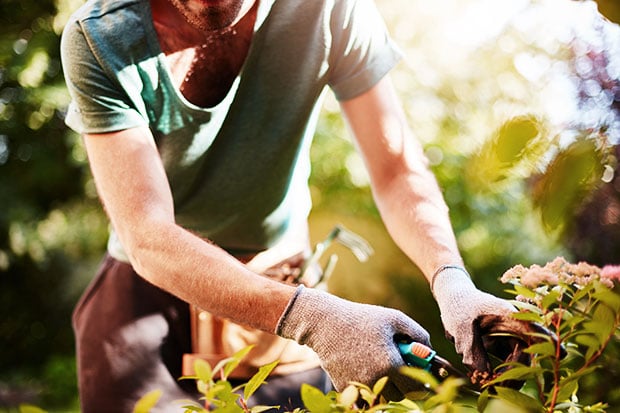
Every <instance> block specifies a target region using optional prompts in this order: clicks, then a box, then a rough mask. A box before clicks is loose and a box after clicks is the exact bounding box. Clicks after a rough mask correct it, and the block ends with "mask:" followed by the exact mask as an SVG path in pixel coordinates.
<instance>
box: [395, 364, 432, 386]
mask: <svg viewBox="0 0 620 413" xmlns="http://www.w3.org/2000/svg"><path fill="white" fill-rule="evenodd" d="M399 371H400V372H401V373H402V374H404V375H405V376H407V377H409V378H412V379H414V380H416V381H417V382H419V383H422V384H424V386H426V387H427V388H429V389H431V390H436V389H437V386H438V385H439V381H438V380H437V379H436V378H435V376H433V375H432V374H431V373H430V372H428V371H426V370H424V369H420V368H417V367H409V366H405V367H401V368H400V370H399Z"/></svg>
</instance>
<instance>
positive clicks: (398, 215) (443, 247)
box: [376, 165, 463, 282]
mask: <svg viewBox="0 0 620 413" xmlns="http://www.w3.org/2000/svg"><path fill="white" fill-rule="evenodd" d="M376 198H377V205H378V207H379V210H380V212H381V215H382V217H383V221H384V222H385V225H386V227H387V229H388V231H389V233H390V235H391V236H392V238H393V239H394V242H396V244H397V245H398V246H399V248H400V249H401V250H402V251H403V252H404V253H405V254H406V255H407V256H408V257H409V258H410V259H411V260H412V261H413V262H415V263H416V265H417V266H418V267H419V268H420V270H422V272H423V273H424V275H425V276H426V277H427V279H428V281H429V282H430V281H431V280H430V277H432V275H433V273H434V272H435V270H436V269H437V268H439V267H440V266H441V265H445V264H457V265H462V264H463V261H462V258H461V255H460V253H459V250H458V246H457V242H456V238H455V236H454V232H453V229H452V225H451V222H450V217H449V214H448V207H447V206H446V204H445V202H444V201H443V198H442V195H441V192H440V190H439V187H438V185H437V183H436V180H435V178H434V176H433V175H432V173H431V172H430V171H429V170H426V167H425V166H423V165H419V166H418V169H417V170H415V171H413V172H411V173H409V174H406V175H398V176H395V177H394V179H393V181H392V182H391V183H390V184H388V185H385V186H384V187H383V188H382V189H381V190H380V191H379V192H377V193H376Z"/></svg>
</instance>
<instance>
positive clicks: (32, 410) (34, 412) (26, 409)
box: [19, 404, 47, 413]
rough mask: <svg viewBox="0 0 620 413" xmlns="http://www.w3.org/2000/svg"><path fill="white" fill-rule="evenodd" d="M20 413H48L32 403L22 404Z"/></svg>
mask: <svg viewBox="0 0 620 413" xmlns="http://www.w3.org/2000/svg"><path fill="white" fill-rule="evenodd" d="M19 413H47V411H45V410H43V409H40V408H38V407H37V406H33V405H30V404H20V405H19Z"/></svg>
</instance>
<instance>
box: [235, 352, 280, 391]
mask: <svg viewBox="0 0 620 413" xmlns="http://www.w3.org/2000/svg"><path fill="white" fill-rule="evenodd" d="M278 363H279V360H276V361H274V362H272V363H269V364H267V365H265V366H262V367H261V368H259V369H258V372H257V373H256V374H255V375H254V376H252V378H251V379H250V380H249V381H248V382H247V384H246V385H245V388H244V389H243V398H244V399H245V400H248V399H249V398H250V396H252V395H253V394H254V393H255V392H256V390H258V388H259V387H260V386H261V385H262V384H263V383H264V382H265V379H266V378H267V376H269V374H270V373H271V372H272V371H273V369H274V368H275V367H276V366H277V365H278Z"/></svg>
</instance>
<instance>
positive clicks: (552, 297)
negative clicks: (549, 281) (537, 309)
mask: <svg viewBox="0 0 620 413" xmlns="http://www.w3.org/2000/svg"><path fill="white" fill-rule="evenodd" d="M560 296H561V294H560V293H559V292H558V291H555V290H551V291H549V293H548V294H547V295H545V296H544V297H543V299H542V302H541V305H542V308H544V309H548V308H550V307H551V306H552V305H554V304H557V303H558V302H559V301H560Z"/></svg>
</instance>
